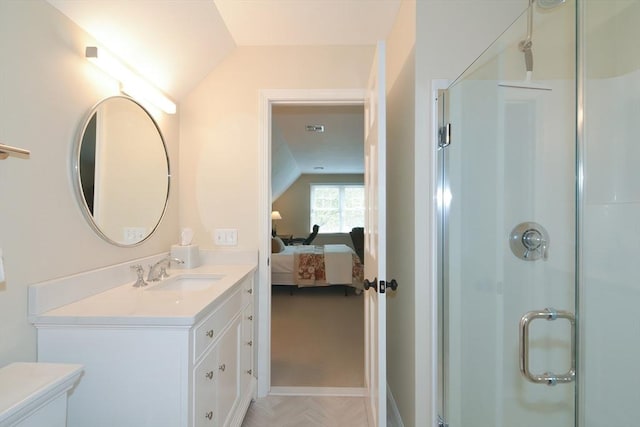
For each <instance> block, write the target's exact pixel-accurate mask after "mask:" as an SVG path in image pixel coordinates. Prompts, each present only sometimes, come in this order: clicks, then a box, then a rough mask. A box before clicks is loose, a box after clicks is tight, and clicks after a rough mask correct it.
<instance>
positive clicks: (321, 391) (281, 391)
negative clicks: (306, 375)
mask: <svg viewBox="0 0 640 427" xmlns="http://www.w3.org/2000/svg"><path fill="white" fill-rule="evenodd" d="M269 394H270V395H272V396H336V397H337V396H340V397H364V396H366V395H367V389H365V388H360V387H271V391H270V392H269Z"/></svg>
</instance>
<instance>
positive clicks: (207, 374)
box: [205, 371, 213, 380]
mask: <svg viewBox="0 0 640 427" xmlns="http://www.w3.org/2000/svg"><path fill="white" fill-rule="evenodd" d="M205 375H206V376H207V378H209V379H210V380H212V379H213V371H209V372H207V373H206V374H205Z"/></svg>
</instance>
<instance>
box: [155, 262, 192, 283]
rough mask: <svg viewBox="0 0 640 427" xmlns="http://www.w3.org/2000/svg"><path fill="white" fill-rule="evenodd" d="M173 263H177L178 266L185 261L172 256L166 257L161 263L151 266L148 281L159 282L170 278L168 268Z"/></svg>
mask: <svg viewBox="0 0 640 427" xmlns="http://www.w3.org/2000/svg"><path fill="white" fill-rule="evenodd" d="M172 262H175V263H176V264H182V263H184V261H182V260H181V259H180V258H174V257H171V256H167V257H164V258H162V259H161V260H160V261H158V262H156V263H155V264H153V265H150V266H149V274H148V275H147V280H148V281H149V282H157V281H159V280H162V279H166V278H167V277H169V273H167V268H168V267H169V266H170V265H171V263H172Z"/></svg>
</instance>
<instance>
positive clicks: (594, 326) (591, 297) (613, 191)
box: [579, 0, 640, 427]
mask: <svg viewBox="0 0 640 427" xmlns="http://www.w3.org/2000/svg"><path fill="white" fill-rule="evenodd" d="M581 5H582V7H583V10H582V14H581V18H582V21H581V22H582V24H583V25H582V34H581V42H582V43H584V44H583V49H582V52H583V55H584V56H583V61H582V66H583V68H584V70H583V73H584V74H583V75H584V80H583V81H584V83H583V88H582V89H583V94H584V111H583V113H584V114H583V117H584V137H583V151H584V155H583V161H584V173H583V175H584V183H583V202H582V224H583V225H582V230H581V234H582V245H581V247H582V263H581V273H582V283H581V287H580V304H581V306H580V313H581V317H580V331H581V333H580V342H581V346H580V347H581V348H580V353H579V354H580V368H581V369H580V372H579V375H580V376H579V378H580V400H579V405H580V417H581V423H580V425H581V426H584V427H600V426H603V425H611V426H636V425H638V423H639V421H638V420H639V419H640V387H639V385H640V369H639V368H638V361H640V316H638V306H639V304H640V280H639V279H638V278H639V277H640V263H639V262H638V255H639V254H640V238H639V237H638V236H640V221H639V220H638V219H639V218H640V166H639V165H640V144H639V141H638V136H639V135H640V49H639V48H638V46H639V44H638V40H640V25H639V23H640V0H626V1H622V0H609V1H606V2H602V1H600V0H597V1H596V0H586V1H582V2H581Z"/></svg>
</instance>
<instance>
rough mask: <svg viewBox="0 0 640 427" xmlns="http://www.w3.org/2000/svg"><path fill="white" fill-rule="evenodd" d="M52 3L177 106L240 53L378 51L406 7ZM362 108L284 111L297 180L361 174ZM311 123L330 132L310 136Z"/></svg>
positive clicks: (339, 1) (366, 2)
mask: <svg viewBox="0 0 640 427" xmlns="http://www.w3.org/2000/svg"><path fill="white" fill-rule="evenodd" d="M47 1H48V2H49V3H50V4H51V5H53V6H54V7H55V8H57V9H58V10H60V11H61V12H62V13H63V14H65V15H67V16H68V17H69V18H70V19H71V20H73V21H74V22H75V23H76V24H78V26H80V27H81V28H83V29H84V30H85V31H87V33H89V34H90V35H91V36H93V37H94V38H95V39H96V41H97V43H98V44H99V45H101V46H102V47H103V48H106V49H108V50H110V51H111V52H112V53H113V54H115V55H116V56H118V57H119V58H120V59H122V60H123V61H124V62H126V63H127V64H128V65H129V66H130V67H131V68H133V69H134V70H136V71H138V72H139V73H140V74H141V75H143V76H144V77H145V78H146V79H147V80H149V81H150V82H151V83H153V84H154V85H155V86H157V87H158V88H160V89H161V90H162V91H164V92H165V93H166V94H167V95H169V96H170V97H171V98H173V99H174V100H175V101H177V102H178V103H179V102H180V100H181V99H182V98H183V97H184V96H186V95H187V94H188V93H189V92H190V91H192V90H193V89H194V88H195V87H196V86H197V84H198V83H199V82H200V81H201V80H202V79H204V78H205V77H206V76H207V75H208V74H209V73H210V72H211V71H212V70H213V69H214V68H215V67H216V66H217V65H218V64H220V63H221V62H222V61H224V59H225V58H226V57H227V55H229V54H230V53H231V52H233V50H234V49H236V48H237V47H239V46H291V45H297V46H314V45H323V46H324V45H374V44H375V43H376V42H377V41H378V40H384V39H386V37H387V35H388V34H389V31H390V30H391V27H392V25H393V23H394V21H395V18H396V15H397V12H398V9H399V7H400V0H47ZM345 108H346V109H345ZM354 108H355V110H358V109H359V111H360V113H354V112H355V110H354ZM361 110H362V107H342V109H335V108H334V109H331V108H329V107H321V108H319V109H314V108H311V107H310V108H306V109H304V108H302V109H301V108H293V107H283V108H282V109H281V110H279V111H278V114H276V115H274V128H277V131H278V132H279V135H280V137H282V140H281V141H279V143H283V144H284V145H283V146H282V147H283V149H282V150H280V153H281V154H282V153H284V155H285V157H286V156H290V157H291V161H292V162H293V164H294V166H295V165H296V164H297V170H296V175H299V174H301V173H362V171H363V160H362V157H363V147H362V129H363V126H364V125H363V124H362V121H363V119H362V112H361ZM314 123H321V124H325V126H326V131H325V133H322V134H313V133H309V132H306V131H305V130H304V126H305V125H306V124H314ZM274 144H276V142H274ZM275 155H276V154H274V156H275ZM314 167H323V169H314ZM290 178H293V176H291V177H290Z"/></svg>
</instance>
